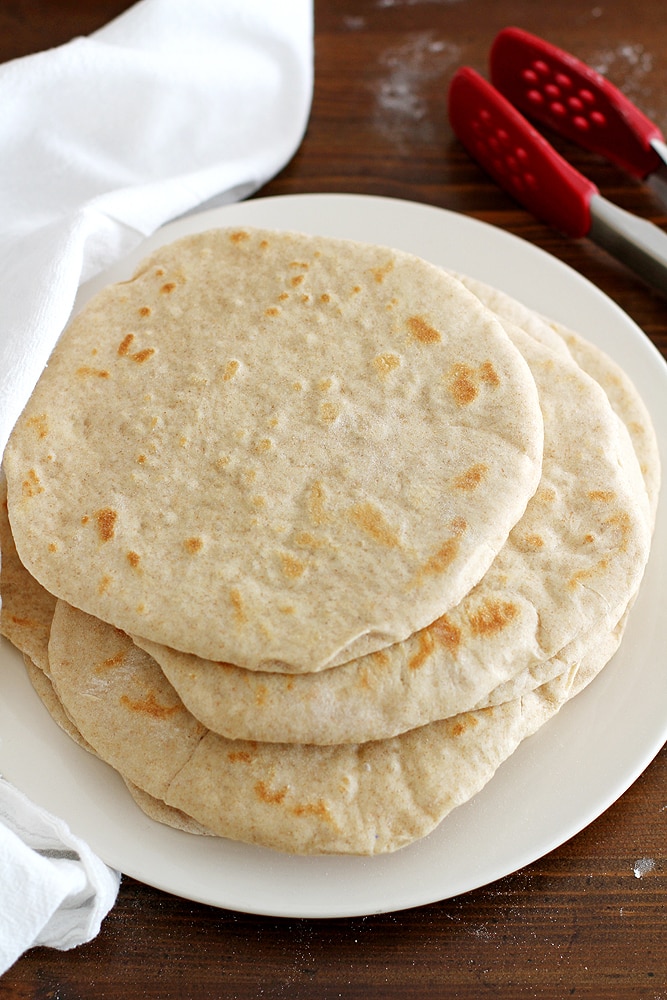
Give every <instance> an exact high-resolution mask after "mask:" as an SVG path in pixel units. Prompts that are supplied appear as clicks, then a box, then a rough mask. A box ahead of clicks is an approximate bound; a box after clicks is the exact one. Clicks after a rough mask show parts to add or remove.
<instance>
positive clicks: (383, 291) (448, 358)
mask: <svg viewBox="0 0 667 1000" xmlns="http://www.w3.org/2000/svg"><path fill="white" fill-rule="evenodd" d="M542 444H543V429H542V417H541V412H540V407H539V401H538V399H537V393H536V390H535V385H534V382H533V380H532V378H531V375H530V371H529V370H528V367H527V365H526V364H525V362H524V360H523V358H522V357H521V354H520V353H519V351H517V350H516V348H515V347H514V345H513V344H512V343H511V342H510V340H509V338H508V337H507V335H506V333H505V331H504V330H503V328H502V326H501V324H500V323H499V322H498V320H497V319H496V318H495V316H494V315H493V314H492V313H491V311H490V310H487V309H486V308H485V307H484V306H482V305H481V304H480V302H479V300H478V299H477V298H476V297H475V296H473V295H472V293H470V292H468V290H467V289H465V288H464V286H463V285H462V284H461V283H460V282H459V281H458V280H457V279H455V278H452V277H451V276H449V275H446V274H445V273H444V272H442V271H441V269H439V268H437V267H435V266H433V265H431V264H428V263H426V262H424V261H421V260H419V259H418V258H415V257H412V256H410V255H408V254H404V253H399V252H397V251H393V250H389V249H386V248H381V247H372V246H367V245H362V244H357V243H352V242H349V241H341V240H332V239H324V238H318V237H310V236H303V235H299V234H289V233H275V232H269V231H264V230H238V231H233V230H213V231H209V232H207V233H203V234H198V235H195V236H191V237H186V238H184V239H182V240H179V241H177V242H176V243H175V244H172V245H171V246H169V247H165V248H162V249H160V250H158V251H156V253H155V254H153V255H152V256H151V257H150V258H149V259H147V260H146V261H145V262H144V263H143V265H142V266H141V267H140V269H139V271H138V272H137V274H136V276H135V277H134V278H133V279H132V280H131V281H129V282H126V283H123V284H120V285H116V286H112V287H110V288H108V289H106V290H104V291H102V292H101V293H99V294H98V295H97V296H96V297H95V298H94V300H93V301H92V302H91V303H89V304H88V305H87V306H86V307H85V308H84V310H83V311H82V312H81V313H80V315H79V316H78V317H76V318H75V319H74V321H73V322H72V323H71V325H70V327H69V328H68V330H67V331H65V333H64V334H63V335H62V337H61V339H60V341H59V343H58V345H57V347H56V348H55V350H54V352H53V355H52V358H51V359H50V362H49V365H48V367H47V369H46V370H45V372H44V374H43V376H42V378H41V379H40V382H39V384H38V385H37V387H36V389H35V391H34V393H33V395H32V398H31V400H30V401H29V403H28V405H27V407H26V409H25V411H24V413H23V415H22V416H21V418H20V420H19V421H18V423H17V426H16V428H15V429H14V431H13V433H12V436H11V439H10V441H9V444H8V446H7V449H6V452H5V456H4V465H5V470H6V474H7V480H8V488H9V514H10V520H11V524H12V530H13V534H14V538H15V541H16V545H17V548H18V551H19V554H20V557H21V560H22V562H23V563H24V564H25V565H26V567H27V568H28V569H29V571H30V573H31V574H32V575H33V576H34V577H35V578H36V579H37V580H39V581H40V582H41V583H42V584H43V586H44V587H45V588H46V589H47V590H48V591H49V592H51V593H53V594H56V595H57V596H58V597H60V598H62V599H64V600H67V601H68V602H69V603H71V604H74V605H76V606H77V607H80V608H82V609H83V610H86V611H87V612H88V613H90V614H93V615H95V616H97V617H99V618H101V619H103V620H105V621H108V622H110V623H111V624H114V625H116V626H117V627H119V628H122V629H124V630H125V631H128V632H131V633H133V634H137V635H141V636H143V637H144V638H147V639H150V640H152V641H155V642H162V643H164V644H166V645H169V646H171V647H173V648H175V649H181V650H183V651H186V652H190V653H194V654H196V655H198V656H202V657H205V658H207V659H212V660H225V661H228V662H232V663H235V664H238V665H240V666H244V667H246V668H248V669H261V670H264V671H267V670H279V671H280V670H284V671H287V672H290V673H300V672H311V671H317V670H320V669H323V668H326V667H329V666H332V665H334V664H336V663H342V662H345V661H347V660H350V659H352V658H353V657H355V656H359V655H362V654H366V653H370V652H372V651H373V650H376V649H380V648H384V647H385V646H387V645H390V644H391V643H393V642H396V641H400V640H403V639H405V638H407V637H408V636H409V635H411V634H412V633H414V632H415V631H417V630H418V629H420V628H423V627H425V626H426V625H428V624H429V623H430V622H432V621H434V620H435V619H436V618H437V617H438V616H439V615H441V614H442V613H444V612H446V611H447V610H448V609H449V608H451V607H454V606H456V605H457V604H458V603H459V601H460V600H461V599H462V597H463V596H464V595H465V594H466V593H467V592H468V591H469V590H470V588H471V587H472V586H474V585H475V584H476V583H477V582H478V581H479V579H480V578H481V577H482V576H483V574H484V572H485V571H486V570H487V569H488V567H489V565H490V564H491V562H492V561H493V558H494V557H495V555H496V554H497V552H498V551H499V550H500V548H501V547H502V545H503V544H504V542H505V541H506V539H507V536H508V534H509V531H510V530H511V528H512V527H513V526H514V524H516V522H517V521H518V520H519V518H520V517H521V515H522V514H523V512H524V510H525V507H526V503H527V502H528V500H529V499H530V497H531V496H532V495H533V493H534V491H535V489H536V486H537V483H538V481H539V475H540V466H541V458H542Z"/></svg>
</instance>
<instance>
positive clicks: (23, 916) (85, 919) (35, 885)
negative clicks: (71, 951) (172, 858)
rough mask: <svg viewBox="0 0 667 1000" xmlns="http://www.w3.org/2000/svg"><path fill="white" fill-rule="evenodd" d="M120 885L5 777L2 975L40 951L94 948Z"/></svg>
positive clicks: (0, 868)
mask: <svg viewBox="0 0 667 1000" xmlns="http://www.w3.org/2000/svg"><path fill="white" fill-rule="evenodd" d="M119 881H120V876H119V874H118V872H115V871H112V870H111V869H110V868H107V866H106V865H105V864H103V863H102V862H101V861H100V859H99V858H97V857H96V856H95V855H94V854H93V853H92V851H91V850H90V848H89V847H88V846H87V845H86V844H85V843H83V842H82V841H81V840H80V839H79V838H78V837H75V836H74V835H73V834H72V832H71V830H70V829H69V827H68V826H67V824H66V823H64V822H63V820H60V819H57V818H56V817H55V816H51V815H50V814H49V813H47V812H45V811H44V810H43V809H40V808H38V807H37V806H35V805H34V804H33V803H32V802H30V801H29V800H28V799H27V798H26V797H25V795H23V794H22V793H21V792H19V791H17V790H16V789H15V788H13V787H12V786H11V785H10V784H8V783H7V782H6V781H4V780H3V779H2V778H0V974H2V973H3V972H5V971H6V970H7V969H8V968H9V967H10V966H11V965H13V963H14V962H15V961H16V959H17V958H18V957H19V956H20V955H21V954H22V953H23V952H24V951H25V950H26V948H30V947H32V946H34V945H49V946H51V947H54V948H59V949H60V950H62V951H65V950H67V949H68V948H73V947H75V946H76V945H79V944H83V943H84V942H85V941H90V940H91V938H93V937H95V935H96V934H97V933H98V931H99V929H100V924H101V922H102V920H103V919H104V917H105V916H106V915H107V913H108V912H109V910H110V908H111V907H112V906H113V904H114V902H115V899H116V895H117V893H118V884H119Z"/></svg>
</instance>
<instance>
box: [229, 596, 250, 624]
mask: <svg viewBox="0 0 667 1000" xmlns="http://www.w3.org/2000/svg"><path fill="white" fill-rule="evenodd" d="M229 599H230V601H231V602H232V607H233V609H234V617H235V619H236V622H237V624H238V625H245V623H246V622H247V620H248V616H247V614H246V610H245V608H244V606H243V599H242V597H241V594H240V592H239V591H238V590H230V591H229Z"/></svg>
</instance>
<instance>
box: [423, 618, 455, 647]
mask: <svg viewBox="0 0 667 1000" xmlns="http://www.w3.org/2000/svg"><path fill="white" fill-rule="evenodd" d="M428 631H429V632H430V633H431V635H432V636H433V638H434V639H435V640H436V642H437V643H438V645H440V646H444V648H445V649H446V650H448V651H449V652H450V653H452V654H453V653H456V650H457V649H458V648H459V646H460V645H461V629H460V628H459V627H458V625H455V624H454V623H453V622H452V621H450V620H449V618H448V617H447V615H441V616H440V618H436V620H435V621H434V622H433V623H432V624H431V625H429V626H428Z"/></svg>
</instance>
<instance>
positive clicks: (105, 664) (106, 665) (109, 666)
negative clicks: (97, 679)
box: [95, 649, 127, 674]
mask: <svg viewBox="0 0 667 1000" xmlns="http://www.w3.org/2000/svg"><path fill="white" fill-rule="evenodd" d="M126 659H127V650H126V649H119V650H118V652H117V653H114V655H113V656H107V658H106V659H105V660H102V661H101V663H97V664H96V665H95V673H96V674H100V673H102V672H103V671H104V670H113V668H114V667H120V666H121V664H123V663H124V662H125V660H126Z"/></svg>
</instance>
